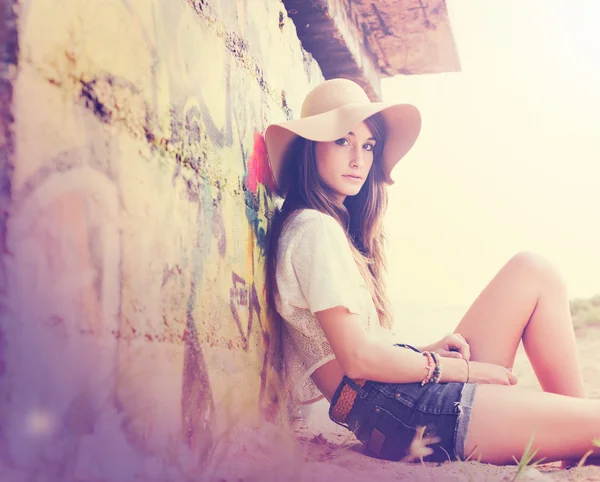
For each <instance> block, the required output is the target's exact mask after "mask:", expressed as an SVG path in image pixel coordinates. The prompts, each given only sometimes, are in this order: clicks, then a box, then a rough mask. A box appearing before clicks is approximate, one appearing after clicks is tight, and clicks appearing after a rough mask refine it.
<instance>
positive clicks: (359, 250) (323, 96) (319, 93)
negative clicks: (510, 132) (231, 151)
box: [265, 79, 600, 464]
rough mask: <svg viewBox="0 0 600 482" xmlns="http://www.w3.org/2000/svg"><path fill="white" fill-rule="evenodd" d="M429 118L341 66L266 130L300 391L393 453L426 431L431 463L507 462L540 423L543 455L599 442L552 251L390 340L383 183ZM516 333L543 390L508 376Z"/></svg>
mask: <svg viewBox="0 0 600 482" xmlns="http://www.w3.org/2000/svg"><path fill="white" fill-rule="evenodd" d="M420 124H421V121H420V115H419V112H418V110H417V109H416V108H415V107H413V106H410V105H403V104H385V103H371V102H370V101H369V99H368V98H367V96H366V94H365V93H364V91H363V90H362V88H361V87H360V86H358V85H357V84H355V83H354V82H352V81H349V80H345V79H333V80H329V81H326V82H324V83H322V84H320V85H319V86H317V87H316V88H314V89H313V90H312V91H311V92H310V93H309V94H308V96H307V97H306V99H305V101H304V104H303V106H302V113H301V118H300V119H297V120H292V121H289V122H285V123H281V124H273V125H271V126H269V127H268V129H267V131H266V134H265V137H266V143H267V149H268V154H269V159H270V162H271V168H272V171H273V174H274V178H275V180H276V184H277V188H278V190H279V192H280V194H281V195H282V196H284V197H285V201H284V203H283V206H282V209H281V211H280V213H279V214H278V215H277V216H276V218H275V219H274V221H273V225H272V228H271V232H270V246H269V257H268V262H267V282H268V287H269V296H270V299H271V302H272V303H274V306H275V307H276V309H277V311H278V312H279V314H280V315H281V317H282V319H283V320H284V323H283V324H284V326H283V351H284V360H285V370H286V375H287V380H288V381H289V386H290V389H291V393H292V396H293V398H294V400H295V402H296V403H311V402H314V401H316V400H318V399H319V398H321V397H323V396H324V397H326V398H327V400H329V402H330V403H331V406H330V411H329V414H330V417H331V418H332V420H334V421H335V422H336V423H339V424H341V425H343V426H345V427H347V428H349V429H350V430H352V431H353V432H354V433H355V435H356V436H357V438H358V439H359V440H360V441H361V442H363V444H364V445H365V447H366V450H367V452H368V453H370V454H372V455H374V456H376V457H381V458H386V459H391V460H400V459H403V458H406V456H407V455H408V454H409V452H410V445H411V442H412V441H413V440H414V439H415V437H417V438H419V437H422V436H424V437H426V440H427V441H428V442H429V444H430V445H429V447H430V449H431V450H430V452H431V453H430V455H428V456H427V457H426V459H425V460H429V461H443V460H455V459H456V458H462V459H464V458H466V457H468V456H472V457H475V458H480V459H481V461H483V462H490V463H496V464H506V463H513V456H514V457H517V458H519V457H520V456H521V455H522V454H523V451H524V449H525V447H526V446H527V443H528V442H529V440H530V438H531V437H532V436H534V444H533V446H534V448H536V449H538V452H537V457H540V458H541V457H545V458H546V460H547V461H553V460H577V459H579V458H581V457H582V456H583V455H584V454H586V453H587V452H588V450H593V451H594V452H595V453H596V454H597V453H599V452H600V449H599V448H598V447H595V446H594V444H593V443H592V441H593V440H594V438H597V437H600V401H598V400H588V399H585V398H584V397H585V394H584V388H583V383H582V377H581V374H580V369H579V362H578V359H577V354H576V346H575V336H574V332H573V326H572V321H571V317H570V311H569V302H568V297H567V291H566V289H565V286H564V283H563V280H562V278H561V277H560V275H559V273H557V271H556V270H555V269H554V268H553V267H552V266H551V265H550V264H549V263H548V262H547V261H545V260H544V259H542V258H540V257H538V256H536V255H534V254H531V253H519V254H517V255H516V256H514V257H513V258H512V259H510V260H509V261H508V262H507V264H506V265H505V266H504V267H503V268H502V269H501V270H500V272H499V273H498V274H497V275H496V276H495V277H494V278H493V279H492V281H491V282H490V283H489V284H488V286H487V287H486V288H485V289H484V290H483V292H482V293H481V294H480V295H479V297H478V298H477V299H476V300H475V302H474V303H473V305H472V306H471V307H470V309H469V310H468V311H467V313H466V314H465V316H464V318H463V319H462V320H461V321H460V323H459V324H458V326H457V327H456V331H455V332H454V333H453V334H451V335H448V336H446V337H445V338H444V339H442V340H440V341H438V342H437V343H433V344H431V345H429V346H426V347H421V348H420V349H418V348H414V347H412V346H410V345H405V344H394V342H393V341H392V340H393V338H392V336H391V332H390V331H389V330H388V329H389V328H390V326H391V315H390V309H389V302H388V299H387V296H386V293H385V287H384V284H383V276H382V274H383V271H384V267H385V266H384V264H385V263H384V252H383V240H384V235H383V230H382V219H383V215H384V213H385V210H386V207H387V193H386V184H391V183H392V182H393V181H392V179H391V177H390V173H391V170H392V168H393V167H394V166H395V164H396V163H397V162H398V161H399V160H400V159H401V158H402V157H403V156H404V155H405V154H406V153H407V152H408V150H409V149H410V148H411V147H412V145H413V144H414V142H415V140H416V138H417V136H418V134H419V130H420ZM521 340H522V341H523V344H524V346H525V349H526V352H527V355H528V357H529V359H530V361H531V364H532V365H533V368H534V370H535V373H536V375H537V377H538V379H539V381H540V384H541V386H542V388H543V390H544V392H536V391H533V390H525V389H521V388H518V387H515V386H513V385H515V384H516V383H517V380H516V378H515V376H514V375H513V374H512V373H511V368H512V366H513V362H514V359H515V353H516V351H517V347H518V345H519V343H520V342H521Z"/></svg>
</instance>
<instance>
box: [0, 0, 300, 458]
mask: <svg viewBox="0 0 600 482" xmlns="http://www.w3.org/2000/svg"><path fill="white" fill-rule="evenodd" d="M245 3H246V2H238V5H237V6H238V8H246V7H245V6H244V5H245ZM40 5H42V6H44V5H45V7H44V8H42V6H40ZM106 5H107V6H106V8H101V2H99V1H97V2H96V1H93V2H91V3H90V4H86V6H85V7H84V6H82V4H79V3H77V2H76V1H75V0H68V1H67V2H65V5H61V6H59V7H56V8H57V9H58V10H57V11H55V12H54V14H55V15H57V17H59V18H61V21H62V22H63V24H64V25H63V24H61V25H62V27H61V28H57V30H56V31H57V32H69V35H70V36H71V37H68V36H66V34H65V38H66V39H68V42H69V43H68V44H64V45H63V50H60V49H59V48H57V49H55V50H48V52H49V53H48V55H50V53H51V54H52V56H53V57H48V58H46V57H44V56H43V55H39V56H36V50H35V49H34V48H32V47H31V46H30V48H29V51H31V52H33V54H32V55H31V56H29V57H28V60H27V62H28V63H29V64H28V66H27V68H28V69H29V70H28V71H27V75H35V76H36V78H35V80H34V81H32V82H34V83H33V84H32V85H36V90H35V92H36V95H37V97H36V98H35V100H36V102H37V104H38V105H40V106H45V104H48V105H51V104H52V103H51V102H49V101H48V100H47V99H49V98H52V102H54V103H55V104H54V105H61V104H60V102H63V103H65V102H66V103H67V106H68V108H67V109H64V111H65V112H66V114H65V113H63V114H64V118H67V116H68V115H71V116H72V118H69V119H67V120H64V118H62V117H61V118H58V114H57V113H56V111H55V110H54V111H52V109H56V108H55V107H49V108H48V110H47V111H46V112H45V111H44V109H41V115H40V118H41V119H44V116H47V120H46V122H47V124H46V125H52V123H53V122H54V120H55V119H54V117H53V116H56V117H57V119H58V120H57V121H56V124H57V125H58V126H59V127H57V128H56V131H57V132H58V131H59V129H60V128H62V124H60V123H61V122H65V125H76V126H77V129H76V131H77V135H74V136H73V137H72V138H67V136H62V137H61V136H55V138H56V139H59V140H60V142H62V143H63V145H60V146H57V145H47V146H43V147H42V148H40V149H39V150H35V146H34V145H30V146H28V148H30V149H31V152H32V153H33V154H32V155H31V156H30V158H31V159H35V162H32V163H31V165H29V164H27V165H26V168H25V171H23V172H24V174H21V178H22V183H21V184H20V185H19V188H18V190H17V192H16V193H15V200H14V203H13V204H14V212H18V217H19V221H18V222H17V223H16V224H15V226H16V227H15V228H14V229H15V231H14V235H13V238H14V239H15V240H16V241H15V242H16V243H20V244H19V249H20V250H21V251H20V252H19V256H18V259H19V260H24V261H22V263H23V266H24V267H25V268H27V269H25V270H23V272H22V273H21V276H22V281H23V283H22V285H23V286H27V285H28V283H29V286H30V287H31V289H30V291H29V295H31V296H34V297H35V298H37V299H39V300H41V301H42V302H40V303H38V304H37V305H35V306H34V305H33V304H31V303H30V305H31V306H29V307H27V306H26V297H24V298H23V299H22V300H19V302H15V303H16V304H15V306H17V308H18V309H20V310H21V311H20V315H21V316H27V315H28V314H31V315H35V316H33V318H35V319H39V320H42V322H41V323H42V324H43V326H44V327H45V329H46V328H47V329H48V333H51V334H50V335H48V336H52V337H54V336H58V337H63V336H64V337H67V338H65V339H68V336H69V334H73V333H75V334H77V336H82V337H87V338H86V339H89V347H90V350H89V353H90V357H91V358H93V357H94V356H95V355H96V351H94V350H95V349H94V340H96V341H97V340H100V339H103V338H102V337H105V336H107V335H108V336H110V337H111V340H113V341H114V347H112V345H111V347H112V348H111V349H110V350H112V351H110V350H109V351H107V352H106V353H104V352H103V355H102V357H104V358H102V360H104V361H105V363H104V365H105V366H106V370H105V372H106V373H104V375H106V377H108V376H109V375H108V374H109V373H113V372H114V373H116V374H117V375H116V377H117V381H116V383H115V385H116V389H115V391H116V393H115V394H114V397H112V398H110V400H111V403H113V405H114V407H115V408H116V410H117V412H118V413H119V414H120V416H121V417H122V423H121V425H120V428H121V429H122V430H123V431H124V433H125V436H126V438H127V440H128V442H129V443H130V444H131V445H132V446H134V447H137V448H140V449H142V450H149V448H148V446H147V443H146V439H147V438H150V436H151V434H152V433H153V430H158V429H156V428H155V427H154V425H156V424H158V422H157V420H158V421H160V417H161V416H163V413H165V414H167V415H164V417H165V420H168V421H170V420H171V419H169V418H168V417H169V416H171V417H172V415H168V414H171V413H174V412H177V410H173V405H174V403H175V402H173V400H175V401H176V403H177V406H178V408H179V412H178V413H177V415H178V417H179V420H178V422H179V425H180V436H181V439H182V440H183V441H185V443H187V445H188V446H189V447H198V446H199V445H201V444H202V443H206V440H209V439H210V438H211V436H212V425H211V424H212V419H213V417H214V414H215V411H216V410H218V402H219V399H218V398H219V397H218V394H219V392H220V391H222V390H218V388H219V387H218V386H217V385H216V383H218V381H219V375H220V365H219V364H218V363H215V362H214V359H213V358H212V357H211V348H212V347H214V346H218V347H226V348H227V349H229V352H230V353H231V358H232V363H237V364H238V365H241V366H247V365H250V366H251V367H252V368H251V369H252V373H251V375H252V377H255V378H256V383H255V386H257V388H258V393H256V394H254V397H255V399H256V401H257V406H258V408H259V409H260V410H261V411H262V413H263V414H264V415H265V416H267V417H274V416H275V415H276V413H277V409H278V405H277V402H278V399H277V393H278V379H279V369H280V367H279V359H278V356H277V353H278V343H279V341H278V340H279V334H278V330H277V324H276V323H275V322H274V320H273V319H272V317H271V316H270V314H269V312H268V307H267V306H266V302H265V284H264V261H265V255H266V253H265V249H266V237H267V233H268V230H269V222H270V219H271V216H272V214H273V211H274V199H273V196H272V193H273V180H272V176H271V172H270V169H269V166H268V160H267V153H266V147H265V143H264V137H263V136H262V134H261V131H262V129H263V128H264V126H265V124H266V122H267V118H268V115H267V113H268V111H269V110H270V109H266V108H265V106H266V105H270V106H274V107H275V108H280V109H282V111H283V112H284V115H285V116H286V117H288V118H289V116H291V111H290V109H289V106H288V105H287V100H286V97H285V93H284V92H283V91H278V90H275V89H274V88H273V87H272V86H270V85H269V83H268V82H267V80H266V78H267V75H266V73H265V72H264V71H263V69H262V67H261V65H262V60H261V59H258V58H256V57H254V56H253V55H252V54H251V53H250V48H249V44H248V41H247V40H246V39H244V37H243V36H242V35H241V34H240V33H234V31H237V30H236V28H229V27H230V26H227V25H223V24H215V17H214V16H212V17H211V15H213V14H214V11H213V10H212V9H211V6H210V4H209V2H203V1H200V2H197V1H194V2H191V1H189V2H186V1H181V2H176V3H173V2H167V1H166V0H152V1H151V2H148V5H146V6H143V5H142V4H136V5H135V6H133V5H129V4H128V2H121V1H120V0H115V1H110V2H108V3H107V4H106ZM53 8H54V4H53V2H51V0H42V2H41V3H38V4H36V5H35V6H32V8H30V9H27V14H26V15H23V17H22V18H21V22H22V24H23V28H24V29H25V26H28V28H27V29H26V30H27V31H28V32H33V31H35V30H36V29H35V28H33V27H32V25H33V26H35V25H37V22H42V21H43V18H44V15H43V12H47V11H51V10H52V11H54V10H53ZM136 9H138V10H139V9H147V11H145V12H144V13H145V14H147V15H141V14H140V12H139V11H136ZM83 10H85V15H83V14H82V15H79V14H80V13H82V12H83ZM40 12H41V13H40ZM90 12H98V15H96V16H94V15H91V14H90ZM92 18H93V22H91V19H92ZM144 18H145V19H146V20H141V19H144ZM33 19H35V21H34V20H33ZM148 19H149V20H148ZM209 20H210V21H209ZM275 20H276V22H275V23H274V29H275V30H276V31H277V32H279V30H280V28H279V25H278V24H277V21H278V20H277V19H275ZM261 21H262V19H261ZM29 22H31V25H29ZM86 22H88V23H86ZM89 22H91V23H89ZM202 22H205V23H206V25H201V26H199V23H202ZM217 23H218V22H217ZM183 24H185V25H184V26H185V27H186V28H180V27H181V26H182V25H183ZM107 25H110V26H111V28H112V26H114V25H117V26H118V25H121V26H123V25H128V26H130V27H131V29H130V30H131V32H133V33H132V34H131V38H129V37H127V36H126V35H122V36H115V37H114V38H112V39H111V38H109V37H108V36H109V34H108V33H106V32H103V30H104V29H103V28H102V27H105V26H107ZM215 25H216V26H215ZM29 27H30V28H29ZM63 27H64V28H63ZM204 27H206V28H204ZM232 27H235V26H232ZM114 28H117V27H114ZM109 30H110V29H108V27H107V32H109ZM122 30H127V29H122ZM256 31H258V29H256ZM161 32H162V34H161ZM164 32H177V34H176V35H173V36H168V35H164ZM207 32H208V33H207ZM183 33H186V35H190V36H191V37H192V38H181V37H180V36H181V35H183ZM57 35H60V34H57ZM94 35H99V36H101V37H99V38H101V39H102V40H103V41H102V42H100V41H98V39H95V40H94V38H92V37H93V36H94ZM86 36H88V37H90V38H88V37H86ZM207 39H208V40H211V42H206V40H207ZM57 42H58V41H57ZM79 42H80V43H81V45H80V44H79ZM48 43H49V44H50V43H51V41H50V40H49V42H48ZM98 44H100V45H104V48H103V50H102V51H98V52H97V55H98V56H102V55H104V54H103V52H105V51H111V52H112V51H114V52H118V54H119V55H120V56H119V55H116V54H115V59H111V58H105V57H102V58H101V59H100V60H98V59H96V58H94V59H91V58H89V56H91V55H92V54H91V53H90V52H91V50H90V49H88V50H86V48H83V47H81V46H82V45H83V46H89V45H98ZM209 44H210V45H213V46H215V45H216V46H217V47H211V49H212V50H211V51H206V50H207V49H204V50H203V49H202V48H201V49H198V48H197V46H198V45H209ZM57 45H62V44H59V43H57ZM219 45H220V47H218V46H219ZM80 47H81V48H80ZM199 50H200V52H199ZM128 52H129V54H127V53H128ZM121 54H122V55H121ZM126 54H127V55H130V56H131V57H127V55H126ZM94 55H96V54H94ZM117 57H118V58H117ZM138 57H139V58H141V59H142V60H139V62H140V63H139V65H140V66H145V67H144V69H145V70H143V71H142V73H141V74H140V72H138V71H135V69H133V68H131V67H130V66H131V65H136V64H135V62H136V61H138V60H137V59H138ZM99 58H100V57H99ZM209 58H210V65H211V72H210V75H209V74H207V72H206V70H205V65H207V61H206V60H208V59H209ZM102 62H104V64H103V63H102ZM112 62H114V64H113V63H112ZM119 62H120V63H119ZM143 62H147V64H144V63H143ZM96 64H98V65H99V66H100V67H97V65H96ZM141 68H142V67H140V69H141ZM32 72H33V74H32ZM132 72H133V73H132ZM136 75H137V77H136ZM25 77H26V76H24V78H25ZM42 81H43V82H44V86H43V88H39V89H37V86H38V85H39V84H40V83H41V82H42ZM146 81H147V82H148V84H149V85H150V87H148V86H146V85H144V82H146ZM36 83H37V84H36ZM3 85H4V84H1V85H0V87H1V86H3ZM240 85H242V86H243V87H244V88H240ZM207 86H208V87H207ZM215 86H216V87H215ZM11 87H12V86H11ZM211 89H213V90H211ZM214 89H217V90H216V91H215V90H214ZM271 108H272V107H271ZM29 110H31V109H29ZM41 122H42V121H40V124H39V125H37V124H36V125H35V127H34V128H32V132H34V131H35V132H38V131H39V132H44V129H46V127H45V126H44V125H42V123H41ZM69 123H71V124H69ZM36 129H37V130H36ZM65 131H66V132H68V130H65ZM49 132H50V133H52V132H54V131H52V130H50V131H49ZM40 137H41V136H40ZM48 137H49V138H50V137H52V136H51V135H48ZM44 142H50V141H48V139H44ZM57 142H58V141H57ZM32 144H33V143H32ZM46 151H48V152H53V154H51V155H50V154H47V153H46ZM54 151H57V152H54ZM24 165H25V164H24ZM27 169H29V170H28V171H27ZM232 172H235V173H236V174H235V175H234V176H232V175H231V173H232ZM41 220H45V221H43V222H42V221H41ZM65 233H71V234H70V235H69V236H67V235H66V234H65ZM0 234H2V236H4V234H5V233H0ZM40 240H43V241H40ZM21 241H26V242H24V243H21ZM51 251H52V253H51ZM53 253H54V254H56V256H54V254H53ZM57 253H58V254H57ZM44 256H46V258H44ZM20 262H21V261H20ZM40 266H43V270H42V271H43V276H45V277H46V278H48V279H52V278H53V273H55V272H57V271H60V273H61V275H60V276H58V277H56V279H57V280H58V281H59V282H57V283H55V284H54V285H53V286H52V289H50V290H48V289H46V288H45V285H43V284H40V285H39V286H37V285H36V286H34V285H31V283H30V281H31V280H30V279H29V278H28V277H31V279H34V278H35V276H36V272H40V271H39V267H40ZM82 268H83V269H82ZM36 270H38V271H36ZM65 287H66V288H65ZM50 295H52V297H51V296H50ZM74 300H75V301H74ZM19 303H22V304H19ZM75 305H76V306H75ZM44 333H45V332H44ZM0 334H2V332H1V331H0ZM40 336H41V335H40ZM44 336H46V335H44ZM5 338H6V336H5ZM61 339H62V338H61ZM103 340H104V339H103ZM0 341H2V338H0ZM4 341H6V340H4ZM21 341H22V340H19V343H20V342H21ZM63 341H64V340H63ZM23 343H24V345H23V346H29V345H27V343H26V342H24V341H23ZM86 343H87V342H86ZM96 345H97V346H100V343H96ZM49 346H50V347H51V348H49V349H53V350H56V354H55V355H56V356H57V357H59V356H62V354H61V353H60V350H59V349H58V348H56V347H55V346H52V345H49ZM57 346H58V345H57ZM65 346H66V345H65ZM69 346H70V345H69ZM69 349H70V348H69ZM66 351H67V350H66V349H65V352H66ZM74 356H76V355H74ZM65 360H67V358H66V357H65ZM65 364H66V363H65ZM115 364H116V366H115ZM72 365H73V364H72ZM80 368H81V370H84V368H85V367H80ZM2 369H3V367H2V365H1V364H0V371H1V370H2ZM90 370H91V368H90ZM104 375H103V376H104ZM156 377H162V378H161V380H164V381H165V383H170V384H175V385H177V391H178V393H177V396H173V397H170V395H169V397H170V398H169V397H167V396H164V395H162V394H159V395H157V394H156V392H155V388H154V387H153V381H154V379H155V378H156ZM221 378H223V377H221ZM173 379H176V382H173ZM215 380H217V381H215ZM157 384H158V382H157ZM169 386H171V385H169ZM84 398H85V397H84ZM88 398H89V399H91V400H93V397H88ZM86 400H87V398H86ZM86 403H87V402H86ZM155 405H156V406H155ZM160 410H163V411H162V412H161V411H160ZM84 412H85V414H86V415H85V416H86V417H91V418H93V417H96V416H97V414H98V412H97V411H96V410H95V409H91V408H90V409H89V410H87V409H86V410H84ZM94 421H95V419H94V420H92V419H90V420H87V421H86V422H85V424H86V426H88V427H89V426H93V423H94ZM164 425H165V426H169V425H170V424H169V423H165V424H164Z"/></svg>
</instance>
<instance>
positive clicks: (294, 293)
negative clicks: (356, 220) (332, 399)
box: [275, 209, 380, 404]
mask: <svg viewBox="0 0 600 482" xmlns="http://www.w3.org/2000/svg"><path fill="white" fill-rule="evenodd" d="M276 283H277V291H278V293H277V294H276V295H275V303H276V309H277V311H278V312H279V314H280V315H281V316H282V318H283V319H284V324H283V325H284V326H283V332H282V336H283V354H284V366H285V373H286V380H287V384H288V387H289V389H290V390H291V394H292V398H293V400H294V402H295V403H299V404H308V403H312V402H316V401H317V400H320V399H321V398H323V395H322V394H321V392H320V391H319V390H318V388H317V387H316V385H315V384H314V383H313V381H312V379H311V378H310V376H311V375H312V373H313V372H314V371H315V370H316V369H317V368H319V367H321V366H323V365H324V364H325V363H327V362H329V361H330V360H333V359H334V358H335V356H334V354H333V351H332V349H331V346H330V345H329V342H328V341H327V338H326V337H325V334H324V333H323V330H322V329H321V326H320V325H319V322H318V321H317V318H316V317H315V315H314V313H316V312H317V311H321V310H326V309H328V308H334V307H336V306H345V307H346V308H348V310H349V311H350V312H351V313H356V314H358V315H360V317H361V319H362V320H363V321H364V326H365V330H366V331H367V332H368V333H370V332H371V331H372V327H379V326H380V325H379V320H378V318H377V312H376V310H375V305H374V304H373V300H372V299H371V296H370V294H369V290H368V288H367V286H366V284H365V282H364V280H363V278H362V276H361V274H360V271H359V269H358V266H357V265H356V262H355V261H354V257H353V256H352V251H351V249H350V245H349V244H348V240H347V238H346V235H345V233H344V229H343V228H342V227H341V226H340V225H339V223H338V222H337V221H336V220H335V219H334V218H332V217H331V216H328V215H326V214H323V213H321V212H319V211H315V210H312V209H303V210H301V211H300V212H298V213H297V214H296V215H295V216H294V217H293V218H292V219H291V220H290V221H289V222H288V224H287V225H286V226H285V228H284V230H283V232H282V234H281V237H280V239H279V246H278V254H277V269H276Z"/></svg>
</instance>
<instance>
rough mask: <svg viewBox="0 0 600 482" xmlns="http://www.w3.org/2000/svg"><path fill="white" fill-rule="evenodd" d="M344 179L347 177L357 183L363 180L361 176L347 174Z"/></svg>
mask: <svg viewBox="0 0 600 482" xmlns="http://www.w3.org/2000/svg"><path fill="white" fill-rule="evenodd" d="M343 177H345V178H346V179H349V180H351V181H356V182H359V181H362V180H363V178H362V177H360V176H353V175H351V174H345V175H344V176H343Z"/></svg>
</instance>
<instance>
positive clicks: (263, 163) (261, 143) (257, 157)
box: [246, 132, 275, 194]
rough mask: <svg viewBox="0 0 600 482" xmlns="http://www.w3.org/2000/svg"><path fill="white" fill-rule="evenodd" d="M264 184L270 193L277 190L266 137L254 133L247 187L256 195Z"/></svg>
mask: <svg viewBox="0 0 600 482" xmlns="http://www.w3.org/2000/svg"><path fill="white" fill-rule="evenodd" d="M259 184H262V185H263V186H265V187H266V188H267V189H269V190H270V191H273V190H274V189H275V183H274V182H273V174H272V173H271V167H270V166H269V160H268V157H267V144H266V142H265V137H264V136H263V135H262V133H260V132H255V133H254V148H253V149H252V154H251V155H250V159H249V160H248V174H247V175H246V187H247V188H248V189H249V190H250V192H252V193H253V194H256V191H257V189H258V185H259Z"/></svg>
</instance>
